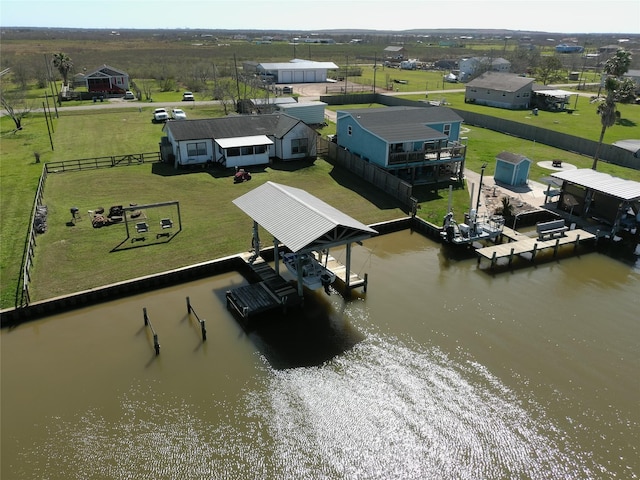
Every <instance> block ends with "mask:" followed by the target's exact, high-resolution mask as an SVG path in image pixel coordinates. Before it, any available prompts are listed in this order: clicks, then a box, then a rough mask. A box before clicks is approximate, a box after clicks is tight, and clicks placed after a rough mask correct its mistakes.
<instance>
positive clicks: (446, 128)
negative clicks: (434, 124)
mask: <svg viewBox="0 0 640 480" xmlns="http://www.w3.org/2000/svg"><path fill="white" fill-rule="evenodd" d="M442 133H444V134H445V135H446V136H447V137H448V136H449V135H450V134H451V124H450V123H446V124H445V125H444V127H443V129H442Z"/></svg>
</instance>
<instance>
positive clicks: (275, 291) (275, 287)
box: [226, 257, 302, 319]
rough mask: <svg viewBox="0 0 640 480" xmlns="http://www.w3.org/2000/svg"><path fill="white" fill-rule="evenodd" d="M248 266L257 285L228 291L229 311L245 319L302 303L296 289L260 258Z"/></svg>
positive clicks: (284, 309)
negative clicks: (255, 276)
mask: <svg viewBox="0 0 640 480" xmlns="http://www.w3.org/2000/svg"><path fill="white" fill-rule="evenodd" d="M249 266H250V267H251V270H252V271H253V272H254V273H255V274H256V275H257V276H258V278H259V279H260V280H259V281H258V282H257V283H252V284H249V285H243V286H241V287H237V288H234V289H233V290H228V291H227V293H226V297H227V308H228V309H229V310H233V311H235V312H236V313H237V314H238V315H240V316H241V317H242V318H243V319H247V318H249V317H251V316H254V315H257V314H260V313H263V312H266V311H269V310H274V309H276V308H281V309H282V310H283V311H286V309H287V308H288V307H291V306H295V305H299V304H300V303H301V302H302V299H301V298H300V297H299V296H298V292H297V290H296V288H295V287H294V286H293V285H291V284H290V283H289V282H287V281H286V280H285V279H284V278H282V277H281V276H280V275H277V274H276V272H275V270H274V269H273V268H271V266H270V265H269V264H268V263H267V262H265V261H264V260H263V259H262V258H260V257H258V258H257V259H256V261H255V262H253V263H252V264H249Z"/></svg>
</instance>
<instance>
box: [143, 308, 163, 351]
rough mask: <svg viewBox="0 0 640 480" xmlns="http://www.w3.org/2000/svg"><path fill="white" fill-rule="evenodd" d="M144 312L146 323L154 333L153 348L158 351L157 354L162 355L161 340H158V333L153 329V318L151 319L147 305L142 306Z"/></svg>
mask: <svg viewBox="0 0 640 480" xmlns="http://www.w3.org/2000/svg"><path fill="white" fill-rule="evenodd" d="M142 314H143V316H144V325H145V327H149V329H150V330H151V333H152V334H153V348H154V350H155V351H156V355H160V342H159V341H158V334H157V333H156V331H155V330H154V329H153V325H152V324H151V319H149V314H148V313H147V307H143V308H142Z"/></svg>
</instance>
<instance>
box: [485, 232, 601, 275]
mask: <svg viewBox="0 0 640 480" xmlns="http://www.w3.org/2000/svg"><path fill="white" fill-rule="evenodd" d="M503 236H505V237H507V238H508V239H509V240H512V241H509V242H508V243H501V244H499V245H491V246H489V247H484V248H479V249H478V250H476V253H477V254H478V266H480V262H481V261H482V259H483V258H486V259H488V260H490V261H491V268H493V267H494V266H495V265H496V263H497V262H498V261H499V260H500V259H504V258H508V259H509V265H511V262H512V261H513V258H514V257H515V256H521V255H524V254H530V255H531V258H530V260H531V261H533V260H534V259H535V257H536V254H537V252H539V251H541V250H546V249H549V248H553V249H554V250H553V256H554V257H555V256H556V255H557V254H558V248H559V247H560V246H562V245H569V244H573V245H574V251H575V250H577V248H578V245H579V244H580V242H582V241H587V240H593V239H595V238H596V235H594V234H593V233H589V232H587V231H586V230H581V229H575V230H568V231H566V232H564V235H562V236H561V237H555V238H551V239H549V240H539V239H538V238H531V237H528V236H526V235H524V234H522V233H518V232H516V231H515V230H512V229H510V228H506V227H505V229H504V231H503Z"/></svg>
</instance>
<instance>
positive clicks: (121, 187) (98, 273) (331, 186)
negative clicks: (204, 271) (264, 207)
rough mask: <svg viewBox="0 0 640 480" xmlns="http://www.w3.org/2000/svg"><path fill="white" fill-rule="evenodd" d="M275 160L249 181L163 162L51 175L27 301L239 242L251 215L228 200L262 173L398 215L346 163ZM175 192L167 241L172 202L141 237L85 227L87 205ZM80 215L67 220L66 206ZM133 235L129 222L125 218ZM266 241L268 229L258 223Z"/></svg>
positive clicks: (146, 200) (367, 217)
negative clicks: (164, 226)
mask: <svg viewBox="0 0 640 480" xmlns="http://www.w3.org/2000/svg"><path fill="white" fill-rule="evenodd" d="M282 167H283V168H282V169H280V168H279V166H278V165H276V166H274V167H269V168H266V169H265V170H263V171H260V172H255V173H254V174H253V178H252V180H251V181H249V182H245V183H242V184H234V183H233V180H232V177H231V176H230V175H229V173H228V172H222V171H221V172H218V171H215V170H212V171H192V172H188V173H182V174H177V173H176V171H175V170H174V169H173V168H172V167H171V166H168V165H165V164H160V163H154V164H144V165H136V166H130V167H121V168H113V169H108V170H92V171H83V172H69V173H59V174H51V175H49V177H48V180H47V187H46V191H45V192H46V193H45V199H44V201H45V203H46V204H47V207H48V209H49V216H48V225H49V230H48V231H47V232H46V233H45V234H44V235H41V236H40V237H39V241H38V251H37V255H36V258H35V264H34V269H33V277H34V278H35V279H36V280H35V281H34V282H33V283H32V287H31V288H32V290H31V293H32V300H38V299H44V298H49V297H51V296H56V295H62V294H66V293H71V292H73V291H76V290H79V289H86V288H91V287H97V286H100V285H104V284H107V283H111V282H115V281H120V280H126V279H129V278H134V277H138V276H143V275H148V274H152V273H156V272H160V271H164V270H169V269H172V268H177V267H182V266H186V265H190V264H194V263H198V262H204V261H208V260H212V259H215V258H219V257H223V256H226V255H230V254H235V253H238V252H242V251H246V250H248V249H249V247H250V244H251V229H252V225H253V222H252V220H251V218H249V217H248V216H247V215H245V214H244V213H243V212H242V211H241V210H240V209H239V208H238V207H236V206H235V205H233V204H232V203H231V202H232V200H233V199H235V198H237V197H239V196H240V195H242V194H244V193H246V192H248V191H249V190H252V189H254V188H256V187H258V186H259V185H260V184H262V183H264V182H266V181H268V180H270V181H274V182H277V183H284V184H287V185H290V186H293V187H298V188H303V189H305V190H307V191H308V192H310V193H311V194H313V195H316V196H317V197H319V198H321V199H322V200H324V201H326V202H327V203H330V204H331V205H333V206H335V207H337V208H339V209H341V210H343V211H344V212H345V213H347V214H348V215H351V216H353V217H354V218H356V219H358V220H360V221H362V222H364V223H374V222H377V221H383V220H391V219H394V218H398V217H402V216H405V215H406V213H405V212H403V211H402V210H401V209H400V205H399V204H398V203H397V202H395V201H394V200H393V199H391V198H389V197H387V196H385V195H381V194H380V193H379V192H377V191H375V190H374V189H373V188H371V187H370V186H369V185H367V184H366V183H364V182H362V181H359V180H357V179H355V178H353V176H352V175H351V174H349V173H348V172H344V171H340V170H339V169H334V168H333V167H332V166H331V165H330V164H328V163H327V162H324V161H323V160H317V161H316V162H314V163H313V164H312V163H296V164H285V165H283V166H282ZM173 200H177V201H179V202H180V213H181V219H182V231H180V232H179V233H177V234H176V235H174V236H173V237H172V238H171V239H170V241H168V240H169V239H167V238H165V237H162V238H160V239H156V233H161V232H162V231H161V229H160V227H159V222H160V219H161V218H166V217H168V218H171V219H172V220H173V221H174V224H175V226H174V230H177V223H178V217H177V210H176V209H175V208H174V207H161V208H158V209H153V208H149V209H144V210H143V211H142V213H143V215H142V218H144V221H146V222H147V223H148V224H149V226H150V232H149V235H148V236H147V239H146V240H145V241H132V240H131V239H128V238H127V236H126V228H125V225H124V224H122V223H119V224H114V225H110V226H106V227H102V228H93V227H92V225H91V222H90V221H89V219H88V215H87V211H88V210H95V209H96V208H97V207H100V206H101V207H104V208H105V209H106V210H107V211H108V209H109V207H110V206H112V205H125V206H128V205H129V204H130V203H136V204H138V205H142V204H150V203H154V202H164V201H173ZM72 206H76V207H78V208H79V210H80V214H81V216H82V217H83V219H82V220H80V221H76V222H75V224H73V222H71V221H70V220H71V214H70V210H69V209H70V207H72ZM129 229H130V232H131V235H132V237H136V236H137V235H135V229H134V228H133V224H129ZM261 238H262V239H263V241H264V242H265V245H267V246H268V245H271V240H272V238H271V237H270V235H268V234H267V233H266V232H262V235H261Z"/></svg>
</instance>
